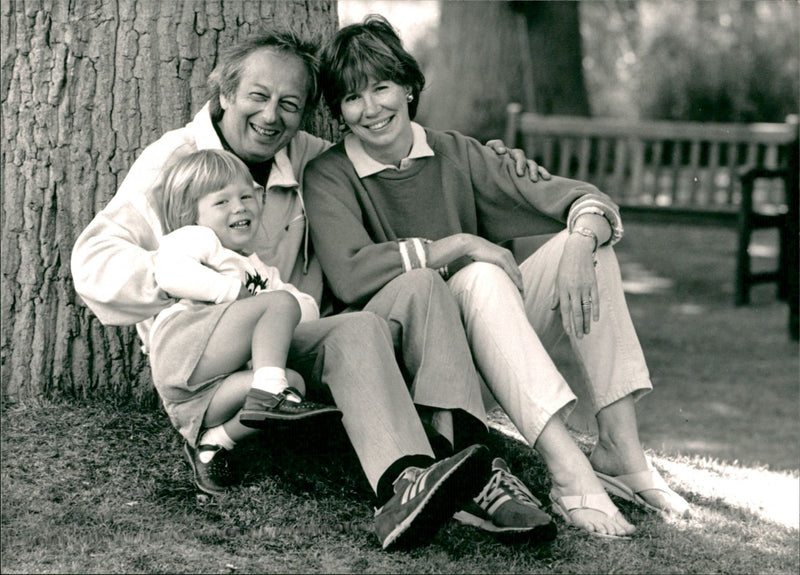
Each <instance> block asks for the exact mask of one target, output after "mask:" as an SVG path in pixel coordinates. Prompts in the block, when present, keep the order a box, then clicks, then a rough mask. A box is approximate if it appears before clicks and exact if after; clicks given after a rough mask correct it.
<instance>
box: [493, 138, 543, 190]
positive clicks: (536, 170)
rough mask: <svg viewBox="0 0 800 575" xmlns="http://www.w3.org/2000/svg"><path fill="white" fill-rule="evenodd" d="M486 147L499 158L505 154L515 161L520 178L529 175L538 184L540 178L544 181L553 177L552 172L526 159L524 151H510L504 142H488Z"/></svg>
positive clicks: (516, 149) (515, 149)
mask: <svg viewBox="0 0 800 575" xmlns="http://www.w3.org/2000/svg"><path fill="white" fill-rule="evenodd" d="M486 147H488V148H491V149H492V150H493V151H494V153H495V154H497V155H498V156H502V155H504V154H508V155H510V156H511V159H512V160H514V164H515V171H516V172H517V175H518V176H524V175H525V174H526V173H527V174H528V177H529V178H530V179H531V181H532V182H538V181H539V178H542V179H543V180H549V179H550V177H551V176H550V172H548V171H547V170H545V169H544V168H543V167H541V166H540V165H539V164H537V163H536V162H534V161H533V160H529V159H528V158H526V157H525V152H524V151H523V150H520V149H519V148H513V149H509V148H508V147H507V146H506V145H505V144H504V143H503V140H489V141H488V142H486Z"/></svg>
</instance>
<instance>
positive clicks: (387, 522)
mask: <svg viewBox="0 0 800 575" xmlns="http://www.w3.org/2000/svg"><path fill="white" fill-rule="evenodd" d="M490 473H491V469H490V466H489V450H488V449H487V448H486V447H485V446H483V445H473V446H471V447H468V448H466V449H464V450H463V451H460V452H458V453H456V454H455V455H453V456H452V457H448V458H447V459H443V460H442V461H439V462H437V463H434V464H433V465H431V466H430V467H428V468H427V469H420V468H418V467H408V468H407V469H405V470H404V471H403V472H402V473H401V474H400V476H399V477H398V478H397V479H396V480H395V482H394V493H395V494H394V496H393V497H392V498H391V499H390V500H389V501H387V502H386V504H385V505H384V506H383V507H381V508H380V509H376V510H375V531H376V533H377V535H378V538H379V539H380V540H381V544H382V545H383V548H384V549H388V548H389V547H392V546H397V547H400V546H404V547H405V546H411V545H414V544H417V543H422V542H427V541H429V540H430V539H431V538H433V535H434V534H435V533H436V531H437V530H438V529H439V528H440V527H441V526H442V525H444V524H445V523H446V522H447V521H448V520H449V519H450V518H451V517H452V516H453V513H455V511H456V510H457V509H460V508H461V507H463V506H464V504H465V503H466V502H467V501H469V500H470V498H472V497H474V496H475V494H476V493H477V492H478V491H479V490H480V488H481V486H482V485H483V484H484V483H485V482H486V481H487V480H488V478H489V475H490Z"/></svg>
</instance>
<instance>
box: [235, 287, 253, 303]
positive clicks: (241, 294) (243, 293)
mask: <svg viewBox="0 0 800 575" xmlns="http://www.w3.org/2000/svg"><path fill="white" fill-rule="evenodd" d="M248 297H253V294H251V293H250V291H249V290H248V289H247V286H246V285H244V284H242V287H240V288H239V295H238V296H236V299H237V300H239V299H245V298H248Z"/></svg>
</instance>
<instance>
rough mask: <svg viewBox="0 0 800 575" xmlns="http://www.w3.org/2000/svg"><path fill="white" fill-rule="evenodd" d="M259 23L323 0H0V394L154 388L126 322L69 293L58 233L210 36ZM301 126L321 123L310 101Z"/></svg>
mask: <svg viewBox="0 0 800 575" xmlns="http://www.w3.org/2000/svg"><path fill="white" fill-rule="evenodd" d="M273 22H274V23H277V24H285V25H292V26H294V28H295V29H297V30H298V31H299V32H301V33H303V34H304V35H308V36H311V37H314V38H321V37H323V36H327V35H330V34H331V33H333V31H335V30H336V27H337V16H336V2H335V0H319V1H311V2H307V1H302V0H294V1H292V0H183V1H181V0H170V1H160V0H95V1H90V0H82V1H80V2H73V1H69V0H52V1H46V0H44V1H42V0H40V1H34V0H3V2H2V10H1V13H0V29H2V45H1V46H0V47H1V48H2V60H0V65H1V66H2V81H1V82H0V100H1V102H2V116H3V117H2V151H1V156H0V159H1V160H2V171H3V173H2V210H3V212H2V225H3V228H2V238H3V241H2V256H1V257H0V265H1V266H2V288H1V289H2V295H1V296H0V305H1V306H2V330H1V331H2V340H0V351H1V360H2V363H0V369H1V370H2V373H1V374H0V377H1V379H2V397H3V401H4V403H13V402H18V401H25V402H29V401H35V400H36V399H37V398H40V397H52V396H69V397H76V398H85V397H101V396H109V397H114V398H117V399H119V400H120V401H125V400H129V399H135V400H137V401H140V402H153V401H154V400H155V395H154V393H153V387H152V381H151V378H150V370H149V367H148V365H147V361H146V358H145V357H144V356H143V355H142V354H141V352H140V350H139V343H140V342H139V340H138V338H137V336H136V332H135V331H134V329H133V328H111V327H104V326H102V325H101V324H100V323H99V322H98V321H97V319H96V318H95V317H94V316H93V315H92V313H91V312H90V311H89V310H88V309H87V308H86V307H85V306H83V304H82V303H81V302H80V299H79V298H78V297H77V296H76V294H75V292H74V289H73V285H72V278H71V274H70V268H69V263H70V253H71V251H72V246H73V243H74V241H75V238H76V237H77V235H78V234H79V233H80V232H81V230H82V229H83V228H84V227H85V226H86V225H87V224H88V223H89V221H90V220H91V219H92V217H93V216H94V214H95V213H97V212H98V211H99V210H100V209H101V208H102V207H103V206H105V205H106V203H108V201H109V200H110V199H111V197H112V196H113V195H114V193H115V192H116V190H117V187H118V185H119V184H120V183H121V182H122V179H123V178H124V176H125V173H126V171H127V169H128V168H129V167H130V165H131V164H132V163H133V161H134V159H135V158H136V157H137V156H138V154H139V153H140V152H141V151H142V149H143V148H144V147H145V146H147V145H148V144H149V143H151V142H152V141H154V140H156V139H157V138H158V137H160V136H161V135H162V134H163V133H164V132H166V131H168V130H171V129H174V128H178V127H180V126H183V125H184V124H185V123H186V122H187V121H188V120H189V119H190V118H191V115H192V114H193V113H195V112H196V111H197V110H199V109H200V107H201V106H202V105H203V103H204V102H205V98H206V85H205V82H206V78H207V76H208V73H209V72H210V71H211V68H212V67H213V65H214V63H215V61H216V54H217V51H218V48H220V47H224V46H227V45H230V44H231V43H233V42H234V41H236V40H237V39H239V38H240V37H244V36H246V35H247V34H248V33H250V32H251V31H255V30H256V29H258V28H259V27H262V26H265V25H269V24H270V23H273ZM309 129H310V130H312V131H315V132H316V133H317V134H319V135H321V136H323V137H329V138H330V137H331V136H332V134H333V131H332V127H331V125H330V121H329V118H328V117H327V116H326V115H325V114H324V113H322V112H318V113H317V115H316V116H315V118H314V119H313V120H312V122H311V123H310V126H309Z"/></svg>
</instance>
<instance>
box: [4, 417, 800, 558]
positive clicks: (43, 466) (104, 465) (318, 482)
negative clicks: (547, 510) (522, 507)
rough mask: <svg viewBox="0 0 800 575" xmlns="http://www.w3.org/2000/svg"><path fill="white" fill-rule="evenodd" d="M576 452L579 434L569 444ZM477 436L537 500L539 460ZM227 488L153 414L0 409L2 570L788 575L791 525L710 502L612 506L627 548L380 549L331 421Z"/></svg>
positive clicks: (481, 543) (447, 540) (487, 539)
mask: <svg viewBox="0 0 800 575" xmlns="http://www.w3.org/2000/svg"><path fill="white" fill-rule="evenodd" d="M578 439H579V441H580V442H581V445H582V447H583V448H584V449H586V448H588V444H587V443H586V442H585V438H582V437H579V438H578ZM487 442H488V444H489V446H490V448H491V449H492V450H493V451H494V452H495V453H496V454H497V455H499V456H502V457H504V458H505V459H506V460H507V461H508V463H509V465H510V466H511V468H512V470H513V471H514V472H515V473H517V474H518V475H519V476H520V477H521V478H522V479H523V481H525V483H526V484H528V485H529V486H530V487H531V489H532V491H533V492H534V493H535V494H536V495H537V496H538V497H540V499H542V500H543V501H544V502H545V503H547V497H546V494H547V492H548V491H549V481H548V479H547V475H546V473H545V470H544V467H543V464H542V462H541V460H540V459H539V457H538V456H537V455H536V454H535V453H534V452H533V451H532V450H531V449H529V448H528V447H527V446H525V445H524V444H522V443H521V442H519V441H517V440H515V439H513V438H511V437H508V436H506V435H504V434H503V433H500V432H499V431H497V430H492V431H491V432H490V434H489V438H488V441H487ZM238 457H239V460H240V462H241V463H242V465H243V467H244V471H245V476H244V480H243V482H242V483H241V485H240V486H238V487H236V488H234V489H232V490H231V492H230V493H229V494H227V495H225V496H223V497H219V498H215V499H214V500H208V499H203V498H197V497H196V494H195V491H194V488H193V486H192V485H191V476H190V471H189V468H188V465H187V464H186V463H185V461H184V460H183V455H182V452H181V439H180V437H179V436H178V434H177V433H176V432H175V431H174V430H172V429H171V427H170V425H169V422H168V420H167V418H166V416H164V414H163V413H160V412H147V411H139V410H136V409H129V410H126V409H120V408H113V407H105V406H101V405H91V406H77V405H51V406H47V408H45V409H17V410H5V411H4V413H3V426H2V493H3V497H2V532H1V537H2V551H3V552H2V559H1V560H0V561H1V562H2V571H3V572H4V573H11V572H98V571H99V572H120V573H121V572H201V571H202V572H234V571H235V572H392V573H404V572H405V573H407V572H450V573H472V572H543V573H552V572H573V573H574V572H578V573H587V572H607V573H610V572H625V573H664V572H726V573H737V572H738V573H753V572H759V573H764V572H797V569H798V539H797V531H796V530H792V529H788V528H786V527H783V526H780V525H777V524H775V523H771V522H769V521H766V520H764V519H762V518H759V517H758V516H756V515H755V514H753V513H750V512H748V511H746V510H742V509H740V508H737V507H734V506H731V505H728V504H727V502H726V501H725V500H723V499H717V498H705V497H702V496H698V495H696V494H695V493H694V492H692V491H691V490H684V491H682V494H684V495H685V496H686V497H687V498H688V499H689V500H690V501H691V502H692V503H693V504H694V506H695V508H696V509H697V512H698V513H697V516H696V517H695V518H693V519H690V520H686V521H677V522H668V521H664V520H662V519H661V518H660V517H659V516H657V515H654V514H649V513H645V512H643V511H641V510H639V509H637V508H635V507H633V506H631V505H629V504H626V503H624V502H620V504H619V505H620V508H621V509H622V511H623V513H625V514H626V516H627V517H629V518H630V519H631V521H632V522H633V523H634V524H636V525H637V527H638V533H637V535H636V536H635V537H634V538H633V539H632V540H631V541H609V540H604V539H599V538H594V537H590V536H587V535H585V534H583V533H582V532H579V531H577V530H573V529H569V528H567V527H565V526H564V525H563V523H562V522H560V521H559V528H560V531H559V536H558V538H557V540H556V541H555V542H553V543H552V544H549V545H544V546H535V545H530V544H516V545H504V544H502V543H500V542H498V541H497V540H495V539H494V538H493V537H491V536H488V535H485V534H483V533H480V532H478V531H476V530H474V529H472V528H469V527H467V526H463V525H460V524H457V523H456V522H451V523H450V524H449V525H447V526H446V527H445V528H444V529H442V530H441V531H440V532H439V533H438V534H437V535H436V537H435V538H434V540H433V541H432V542H431V544H430V545H428V546H425V547H421V548H418V549H413V550H411V551H407V552H405V551H404V552H392V553H386V552H383V551H381V549H380V545H379V543H378V540H377V538H376V537H375V535H374V533H373V531H372V529H373V525H372V515H373V507H372V493H371V490H370V489H369V487H368V485H367V482H366V480H365V479H364V477H363V473H362V471H361V469H360V466H359V464H358V461H357V460H356V458H355V455H354V453H353V451H352V448H350V446H349V444H348V443H347V440H346V437H345V436H344V433H343V431H342V430H341V429H340V428H337V429H332V428H327V429H318V430H316V431H314V432H313V433H311V434H310V435H309V434H298V433H297V432H295V433H291V432H277V431H276V432H274V433H271V434H266V433H265V434H264V435H263V436H261V437H259V438H258V439H256V440H254V441H251V442H249V443H248V444H247V445H244V446H243V449H241V452H240V454H239V456H238Z"/></svg>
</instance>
